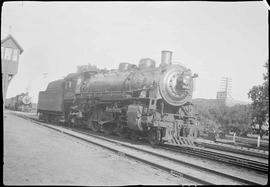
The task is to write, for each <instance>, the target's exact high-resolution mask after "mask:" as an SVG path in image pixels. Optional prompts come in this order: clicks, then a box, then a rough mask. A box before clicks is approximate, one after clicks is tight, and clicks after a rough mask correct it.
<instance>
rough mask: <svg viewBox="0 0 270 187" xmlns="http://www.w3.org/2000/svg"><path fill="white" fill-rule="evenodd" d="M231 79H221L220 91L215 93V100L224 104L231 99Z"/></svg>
mask: <svg viewBox="0 0 270 187" xmlns="http://www.w3.org/2000/svg"><path fill="white" fill-rule="evenodd" d="M231 89H232V79H231V78H229V77H222V79H221V82H220V91H218V92H217V98H216V99H217V100H219V101H222V102H224V103H225V102H226V100H227V99H229V98H230V99H232V96H231Z"/></svg>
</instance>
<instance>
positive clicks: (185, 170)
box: [15, 114, 261, 185]
mask: <svg viewBox="0 0 270 187" xmlns="http://www.w3.org/2000/svg"><path fill="white" fill-rule="evenodd" d="M15 115H17V114H15ZM17 116H19V117H23V118H25V119H27V120H31V121H33V122H34V123H36V124H39V125H42V126H45V127H48V128H50V129H53V130H56V131H59V132H62V133H64V134H67V135H69V136H72V137H75V138H77V139H80V140H83V141H86V142H89V143H92V144H95V145H98V146H101V147H103V148H106V149H109V150H111V151H114V152H116V153H118V154H120V155H124V156H127V157H130V158H132V159H136V160H139V161H141V162H143V163H146V164H149V165H152V166H154V167H156V168H159V169H162V170H164V171H167V172H169V173H171V174H173V175H177V176H179V177H183V178H186V179H188V180H191V181H193V182H195V183H198V184H210V185H214V184H255V185H258V184H259V185H260V184H261V183H260V182H254V181H251V180H249V179H244V178H240V177H236V176H233V175H230V174H226V173H223V172H220V171H216V170H212V169H209V168H206V167H202V166H199V165H195V164H192V163H190V162H186V161H183V160H178V159H176V158H173V157H169V156H168V155H165V154H160V153H158V152H154V151H150V150H149V149H144V148H138V147H136V146H133V145H129V144H127V143H125V142H120V141H117V140H112V139H109V138H105V137H103V136H99V135H94V134H92V133H89V132H85V131H82V130H78V129H74V128H68V127H59V126H54V125H49V124H44V123H42V122H39V121H37V120H36V119H31V118H29V117H27V116H25V115H17Z"/></svg>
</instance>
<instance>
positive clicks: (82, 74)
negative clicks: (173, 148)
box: [37, 51, 197, 145]
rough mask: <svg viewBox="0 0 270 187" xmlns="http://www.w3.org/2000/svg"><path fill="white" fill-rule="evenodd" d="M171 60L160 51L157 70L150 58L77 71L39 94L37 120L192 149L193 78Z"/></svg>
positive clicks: (193, 126) (168, 52)
mask: <svg viewBox="0 0 270 187" xmlns="http://www.w3.org/2000/svg"><path fill="white" fill-rule="evenodd" d="M171 58H172V52H171V51H162V53H161V64H160V65H159V67H156V65H155V61H154V60H153V59H150V58H145V59H141V60H140V62H139V64H138V66H136V65H134V64H130V63H120V64H119V68H118V69H117V70H100V69H97V68H96V67H94V66H87V67H84V69H83V68H82V67H81V68H80V69H79V70H78V72H77V73H71V74H68V75H67V76H66V77H65V78H64V79H59V80H56V81H53V82H51V83H49V84H48V86H47V89H46V91H41V92H40V93H39V99H38V105H37V112H38V115H39V118H40V119H41V120H45V121H48V122H55V123H58V122H64V123H65V124H69V125H72V126H76V125H83V126H86V127H89V128H90V129H92V130H93V131H103V132H105V133H116V134H119V135H121V136H130V137H131V138H132V139H134V138H135V139H136V138H138V137H141V138H146V139H148V140H149V141H150V143H151V144H160V143H164V142H169V143H174V144H188V145H190V144H193V142H192V136H193V131H194V129H196V127H197V126H196V125H197V120H196V118H195V117H194V115H193V104H192V103H191V97H192V92H193V79H194V78H195V77H197V75H196V74H194V75H192V73H191V70H190V69H187V68H186V67H184V66H182V65H179V64H172V62H171Z"/></svg>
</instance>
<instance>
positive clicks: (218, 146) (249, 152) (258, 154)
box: [197, 142, 269, 159]
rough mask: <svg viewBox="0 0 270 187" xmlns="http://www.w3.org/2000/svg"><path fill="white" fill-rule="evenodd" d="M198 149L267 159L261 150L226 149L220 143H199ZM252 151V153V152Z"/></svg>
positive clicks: (226, 147)
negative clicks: (204, 148) (203, 148)
mask: <svg viewBox="0 0 270 187" xmlns="http://www.w3.org/2000/svg"><path fill="white" fill-rule="evenodd" d="M197 144H198V145H199V146H200V147H206V148H210V149H215V150H221V151H227V152H232V153H238V154H243V155H248V156H254V157H258V158H264V159H268V156H269V155H268V154H266V152H263V151H262V150H259V151H258V150H256V149H250V148H245V147H239V148H234V147H228V146H224V145H223V144H222V143H215V144H212V143H205V142H199V143H197ZM252 150H254V151H252Z"/></svg>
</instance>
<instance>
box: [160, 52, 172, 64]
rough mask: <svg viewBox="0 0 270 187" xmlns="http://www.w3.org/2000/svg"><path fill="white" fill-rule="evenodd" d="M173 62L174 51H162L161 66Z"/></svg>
mask: <svg viewBox="0 0 270 187" xmlns="http://www.w3.org/2000/svg"><path fill="white" fill-rule="evenodd" d="M170 64H172V52H171V51H161V64H160V66H166V65H170Z"/></svg>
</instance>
